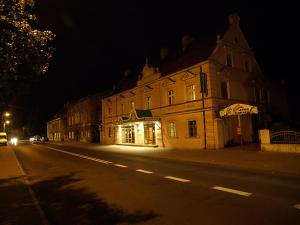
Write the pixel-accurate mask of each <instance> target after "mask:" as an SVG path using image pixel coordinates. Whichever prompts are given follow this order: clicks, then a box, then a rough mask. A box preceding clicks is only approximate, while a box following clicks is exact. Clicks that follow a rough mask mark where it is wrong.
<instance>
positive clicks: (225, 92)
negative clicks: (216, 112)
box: [221, 81, 229, 99]
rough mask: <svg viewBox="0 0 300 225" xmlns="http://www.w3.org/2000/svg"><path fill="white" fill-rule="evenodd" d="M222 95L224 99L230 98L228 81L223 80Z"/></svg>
mask: <svg viewBox="0 0 300 225" xmlns="http://www.w3.org/2000/svg"><path fill="white" fill-rule="evenodd" d="M221 97H222V98H223V99H228V98H229V94H228V83H227V82H225V81H222V82H221Z"/></svg>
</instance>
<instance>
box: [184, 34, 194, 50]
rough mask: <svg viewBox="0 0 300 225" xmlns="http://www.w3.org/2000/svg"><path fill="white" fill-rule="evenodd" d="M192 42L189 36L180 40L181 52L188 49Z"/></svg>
mask: <svg viewBox="0 0 300 225" xmlns="http://www.w3.org/2000/svg"><path fill="white" fill-rule="evenodd" d="M193 40H194V38H193V37H192V36H190V35H184V36H183V37H182V39H181V47H182V51H183V52H185V51H186V49H187V48H188V47H189V45H190V44H191V42H192V41H193Z"/></svg>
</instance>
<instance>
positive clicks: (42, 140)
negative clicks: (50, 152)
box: [41, 137, 49, 142]
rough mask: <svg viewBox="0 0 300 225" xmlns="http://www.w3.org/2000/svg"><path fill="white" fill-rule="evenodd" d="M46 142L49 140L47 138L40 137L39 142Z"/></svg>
mask: <svg viewBox="0 0 300 225" xmlns="http://www.w3.org/2000/svg"><path fill="white" fill-rule="evenodd" d="M46 141H49V138H47V137H41V142H46Z"/></svg>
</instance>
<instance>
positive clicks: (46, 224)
mask: <svg viewBox="0 0 300 225" xmlns="http://www.w3.org/2000/svg"><path fill="white" fill-rule="evenodd" d="M12 152H13V154H14V157H15V159H16V162H17V165H18V167H19V169H20V171H21V174H22V175H23V176H24V178H23V179H24V182H25V184H26V186H27V188H28V191H29V194H30V196H31V198H32V201H33V205H34V206H35V207H36V209H37V211H38V214H39V215H40V218H41V220H42V224H43V225H49V224H50V223H49V221H48V219H47V217H46V214H45V212H44V211H43V209H42V207H41V205H40V202H39V200H38V199H37V197H36V195H35V193H34V191H33V190H32V188H31V185H30V182H29V180H28V178H27V174H26V173H25V171H24V169H23V167H22V165H21V163H20V162H19V159H18V157H17V155H16V153H15V151H14V150H13V149H12Z"/></svg>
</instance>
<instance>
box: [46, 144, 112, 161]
mask: <svg viewBox="0 0 300 225" xmlns="http://www.w3.org/2000/svg"><path fill="white" fill-rule="evenodd" d="M47 148H50V149H52V150H54V151H57V152H62V153H65V154H69V155H73V156H77V157H79V158H83V159H89V160H92V161H95V162H100V163H104V164H111V163H113V162H110V161H106V160H102V159H97V158H94V157H90V156H86V155H81V154H77V153H73V152H68V151H63V150H60V149H56V148H51V147H47Z"/></svg>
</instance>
